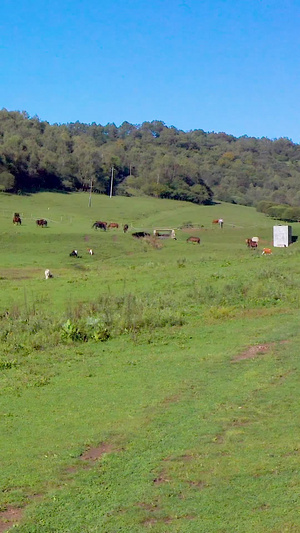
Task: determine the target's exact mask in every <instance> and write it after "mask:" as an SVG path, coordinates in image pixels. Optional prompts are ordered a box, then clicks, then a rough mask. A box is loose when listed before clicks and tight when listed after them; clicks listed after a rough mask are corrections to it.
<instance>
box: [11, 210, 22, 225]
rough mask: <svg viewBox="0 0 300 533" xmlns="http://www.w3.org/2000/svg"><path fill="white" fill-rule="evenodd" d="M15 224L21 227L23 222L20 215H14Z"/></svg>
mask: <svg viewBox="0 0 300 533" xmlns="http://www.w3.org/2000/svg"><path fill="white" fill-rule="evenodd" d="M13 224H17V225H18V224H19V225H20V226H21V224H22V220H21V217H20V215H19V213H15V214H14V218H13Z"/></svg>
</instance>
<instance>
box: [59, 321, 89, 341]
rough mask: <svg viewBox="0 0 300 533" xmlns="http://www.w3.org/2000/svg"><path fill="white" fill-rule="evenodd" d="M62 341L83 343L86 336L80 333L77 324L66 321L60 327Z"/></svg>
mask: <svg viewBox="0 0 300 533" xmlns="http://www.w3.org/2000/svg"><path fill="white" fill-rule="evenodd" d="M61 337H62V339H65V340H71V341H84V340H86V335H85V334H84V332H82V331H80V329H79V327H78V325H77V324H75V323H74V322H71V320H70V319H69V318H68V320H67V321H66V322H65V323H64V324H63V325H62V333H61Z"/></svg>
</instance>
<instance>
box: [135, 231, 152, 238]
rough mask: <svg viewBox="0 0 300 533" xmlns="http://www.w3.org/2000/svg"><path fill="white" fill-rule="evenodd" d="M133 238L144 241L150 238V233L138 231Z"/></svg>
mask: <svg viewBox="0 0 300 533" xmlns="http://www.w3.org/2000/svg"><path fill="white" fill-rule="evenodd" d="M132 236H133V237H135V238H136V239H143V238H144V237H150V233H147V232H146V231H136V232H135V233H133V234H132Z"/></svg>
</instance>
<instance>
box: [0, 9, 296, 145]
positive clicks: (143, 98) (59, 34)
mask: <svg viewBox="0 0 300 533" xmlns="http://www.w3.org/2000/svg"><path fill="white" fill-rule="evenodd" d="M0 58H1V70H0V72H1V74H0V76H1V82H0V108H2V107H5V108H6V109H8V110H20V111H21V110H26V111H27V112H28V113H29V114H30V115H35V114H37V115H38V116H39V117H40V118H41V119H43V120H47V121H49V122H50V123H54V122H58V123H63V122H75V121H76V120H79V121H81V122H88V123H90V122H96V123H100V124H107V123H108V122H114V123H115V124H116V125H117V126H119V125H120V124H121V123H122V122H123V121H125V120H127V121H128V122H131V123H133V124H140V123H142V122H143V121H146V120H149V121H151V120H162V121H164V122H165V123H166V124H167V125H168V126H170V125H174V126H176V127H177V128H179V129H182V130H185V131H187V130H191V129H197V128H200V129H203V130H205V131H216V132H219V131H223V132H226V133H230V134H233V135H236V136H241V135H248V136H255V137H263V136H265V137H269V138H271V139H272V138H278V137H288V138H291V139H292V140H293V141H294V142H297V143H299V142H300V129H299V126H300V106H299V96H300V0H280V1H279V0H269V1H267V0H214V1H209V0H127V1H121V0H106V1H104V0H98V1H96V0H60V1H59V0H51V1H50V0H30V1H28V0H26V1H25V0H17V1H16V0H1V4H0Z"/></svg>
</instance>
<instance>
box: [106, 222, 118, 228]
mask: <svg viewBox="0 0 300 533" xmlns="http://www.w3.org/2000/svg"><path fill="white" fill-rule="evenodd" d="M108 227H109V228H110V229H112V228H118V227H119V224H117V222H111V223H110V224H108Z"/></svg>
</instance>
